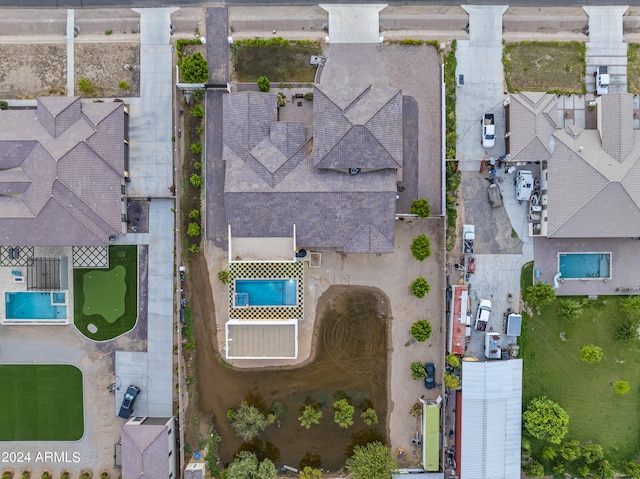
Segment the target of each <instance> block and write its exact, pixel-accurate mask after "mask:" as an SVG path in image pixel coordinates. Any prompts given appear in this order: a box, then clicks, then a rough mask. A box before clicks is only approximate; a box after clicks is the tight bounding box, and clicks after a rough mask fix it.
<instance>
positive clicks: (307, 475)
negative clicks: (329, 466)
mask: <svg viewBox="0 0 640 479" xmlns="http://www.w3.org/2000/svg"><path fill="white" fill-rule="evenodd" d="M298 479H322V471H321V470H320V469H314V468H312V467H310V466H305V467H304V468H303V469H302V471H300V476H299V477H298Z"/></svg>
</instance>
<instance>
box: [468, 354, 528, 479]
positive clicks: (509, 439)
mask: <svg viewBox="0 0 640 479" xmlns="http://www.w3.org/2000/svg"><path fill="white" fill-rule="evenodd" d="M458 413H459V414H460V413H461V414H462V432H461V445H460V447H461V448H462V449H461V455H460V457H461V460H460V462H461V464H459V465H458V467H459V471H458V474H459V475H460V477H472V478H474V479H485V478H486V479H503V478H504V479H512V478H514V477H520V445H521V422H522V360H521V359H509V360H505V361H490V362H474V361H463V362H462V412H460V411H458Z"/></svg>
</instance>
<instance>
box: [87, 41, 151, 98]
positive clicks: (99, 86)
mask: <svg viewBox="0 0 640 479" xmlns="http://www.w3.org/2000/svg"><path fill="white" fill-rule="evenodd" d="M75 58H76V62H75V79H76V85H77V82H78V80H79V79H80V78H88V79H89V80H90V81H91V83H92V84H93V88H94V94H95V96H103V97H112V96H129V97H137V96H140V68H139V67H140V45H139V44H138V43H76V45H75ZM127 66H130V67H128V68H129V69H127ZM120 82H127V83H128V84H129V89H128V90H126V89H122V88H120V87H119V86H118V85H119V83H120ZM76 94H79V92H78V91H77V86H76Z"/></svg>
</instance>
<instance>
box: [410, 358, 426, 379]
mask: <svg viewBox="0 0 640 479" xmlns="http://www.w3.org/2000/svg"><path fill="white" fill-rule="evenodd" d="M426 377H427V371H426V370H425V369H424V364H422V363H420V362H417V361H414V362H412V363H411V378H412V379H424V378H426Z"/></svg>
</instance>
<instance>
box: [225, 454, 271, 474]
mask: <svg viewBox="0 0 640 479" xmlns="http://www.w3.org/2000/svg"><path fill="white" fill-rule="evenodd" d="M225 472H226V479H276V478H277V477H278V475H277V472H276V467H275V466H274V465H273V462H271V461H270V460H269V459H265V460H264V461H262V462H260V461H258V458H257V457H256V455H255V454H254V453H252V452H249V451H240V452H239V453H238V455H237V457H236V458H235V459H234V461H233V462H232V463H231V464H229V467H228V468H227V470H226V471H225Z"/></svg>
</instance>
